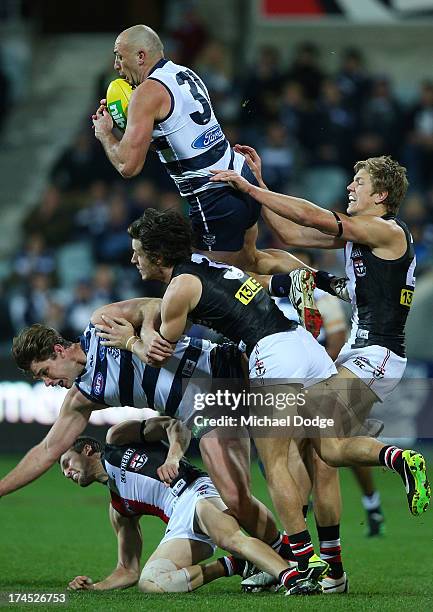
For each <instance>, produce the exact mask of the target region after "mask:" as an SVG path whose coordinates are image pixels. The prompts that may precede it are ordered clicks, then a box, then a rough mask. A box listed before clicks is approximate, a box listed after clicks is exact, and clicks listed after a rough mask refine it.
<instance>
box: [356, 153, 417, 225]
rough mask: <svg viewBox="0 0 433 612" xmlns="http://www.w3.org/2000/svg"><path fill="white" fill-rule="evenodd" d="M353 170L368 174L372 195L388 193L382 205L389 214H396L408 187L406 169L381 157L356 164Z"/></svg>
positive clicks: (391, 160) (392, 160)
mask: <svg viewBox="0 0 433 612" xmlns="http://www.w3.org/2000/svg"><path fill="white" fill-rule="evenodd" d="M354 170H355V172H358V171H359V170H365V171H366V172H368V174H369V175H370V179H371V185H372V187H373V193H381V192H382V191H387V192H388V195H387V197H386V199H385V200H384V201H383V204H384V205H385V206H386V209H387V211H388V212H389V213H391V214H396V213H397V211H398V209H399V207H400V204H401V203H402V202H403V199H404V196H405V195H406V191H407V188H408V186H409V181H408V180H407V176H406V168H405V167H404V166H400V164H399V163H398V162H397V161H395V159H392V157H390V156H389V155H381V156H380V157H369V158H368V159H366V160H363V161H358V162H356V164H355V166H354Z"/></svg>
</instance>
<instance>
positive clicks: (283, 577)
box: [278, 568, 300, 589]
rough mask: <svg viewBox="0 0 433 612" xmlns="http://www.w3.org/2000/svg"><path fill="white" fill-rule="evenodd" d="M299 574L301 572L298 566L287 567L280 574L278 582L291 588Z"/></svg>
mask: <svg viewBox="0 0 433 612" xmlns="http://www.w3.org/2000/svg"><path fill="white" fill-rule="evenodd" d="M299 576H300V574H299V572H298V570H297V569H296V568H293V569H286V570H283V571H282V572H281V574H280V575H279V576H278V582H279V584H280V585H282V586H284V587H286V589H290V587H292V586H293V585H294V584H295V582H296V581H297V579H298V578H299Z"/></svg>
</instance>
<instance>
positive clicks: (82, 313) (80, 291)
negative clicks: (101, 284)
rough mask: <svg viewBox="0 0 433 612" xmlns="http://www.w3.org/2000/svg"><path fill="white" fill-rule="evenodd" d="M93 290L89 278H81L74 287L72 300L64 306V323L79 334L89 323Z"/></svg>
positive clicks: (93, 302)
mask: <svg viewBox="0 0 433 612" xmlns="http://www.w3.org/2000/svg"><path fill="white" fill-rule="evenodd" d="M94 304H95V301H94V291H93V287H92V282H91V280H90V279H83V280H81V281H80V282H79V283H77V285H76V286H75V287H74V293H73V296H72V300H71V301H70V303H69V304H68V306H67V308H66V315H65V323H66V326H67V327H68V328H69V329H71V330H72V331H73V334H75V335H79V334H81V333H82V331H83V329H85V327H86V325H87V324H88V323H89V320H90V316H91V314H92V312H93V310H94Z"/></svg>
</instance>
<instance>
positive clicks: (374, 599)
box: [0, 452, 433, 612]
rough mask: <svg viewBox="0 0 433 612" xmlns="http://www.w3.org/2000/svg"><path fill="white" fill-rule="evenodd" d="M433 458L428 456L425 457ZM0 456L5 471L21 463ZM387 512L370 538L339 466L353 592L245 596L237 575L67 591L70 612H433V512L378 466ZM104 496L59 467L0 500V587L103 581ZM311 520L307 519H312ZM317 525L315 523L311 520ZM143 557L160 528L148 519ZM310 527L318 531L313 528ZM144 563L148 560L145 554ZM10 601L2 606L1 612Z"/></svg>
mask: <svg viewBox="0 0 433 612" xmlns="http://www.w3.org/2000/svg"><path fill="white" fill-rule="evenodd" d="M427 455H428V456H430V459H432V458H433V457H432V455H433V454H432V453H431V452H429V453H427ZM16 459H17V458H15V457H0V474H1V475H3V474H5V473H6V472H7V471H8V470H9V469H11V468H12V467H13V466H14V465H15V463H16ZM253 478H254V490H255V492H256V494H258V495H259V496H260V497H261V498H262V499H264V500H265V501H268V499H269V498H268V497H267V493H266V489H265V484H264V482H263V479H262V478H261V476H260V474H259V473H258V470H257V469H254V473H253ZM376 479H377V483H378V485H379V487H380V490H381V493H382V501H383V508H384V511H385V514H386V535H385V536H384V537H382V538H375V539H372V540H371V539H368V538H366V537H365V536H364V530H365V525H364V512H363V509H362V508H361V504H360V493H359V491H358V489H357V488H356V486H355V484H354V479H353V477H352V475H351V474H350V472H349V471H348V470H342V486H343V496H344V506H345V508H344V518H343V523H342V544H343V560H344V562H345V568H346V570H347V572H348V574H349V576H350V590H351V593H350V594H349V595H328V596H320V597H310V598H294V597H293V598H287V597H286V598H285V597H283V596H282V595H278V594H277V595H271V594H257V595H245V594H241V593H240V592H239V578H237V577H234V578H231V579H228V580H219V581H216V582H214V583H213V584H210V585H207V586H205V587H203V588H202V589H200V590H198V591H196V592H195V593H191V594H185V595H162V596H158V595H147V596H146V595H143V594H141V593H139V591H138V590H137V589H136V588H132V589H129V590H126V591H118V592H106V593H97V592H94V593H92V592H84V593H80V592H78V593H76V592H74V593H69V594H68V603H67V604H66V606H62V607H63V608H65V607H67V609H68V610H94V611H95V610H96V611H99V610H104V611H110V610H138V609H141V610H146V611H147V610H159V611H161V612H165V610H178V611H182V610H189V611H191V610H206V611H213V610H218V611H219V612H220V611H221V610H224V609H226V610H230V609H235V610H236V612H238V611H239V610H250V609H252V608H254V609H256V610H258V611H260V612H261V611H262V610H283V609H290V610H313V609H314V610H316V611H318V612H321V611H322V610H333V611H339V610H367V609H369V610H381V611H386V610H393V611H395V610H402V609H407V610H411V611H417V612H418V611H419V612H424V611H427V610H432V609H433V584H432V576H433V555H432V550H433V521H432V519H433V513H432V510H431V509H430V510H429V511H428V512H427V513H426V514H425V515H424V517H422V518H420V519H415V518H413V517H411V516H410V514H409V512H408V509H407V504H406V498H405V495H404V490H403V487H402V484H401V481H400V479H399V478H398V476H396V475H394V474H392V473H390V472H384V471H383V470H380V469H378V470H376ZM107 504H108V497H107V491H106V490H105V489H104V488H103V487H102V486H100V485H97V484H95V485H93V486H92V487H90V488H89V489H86V490H81V489H79V488H78V487H75V486H73V485H72V484H71V483H69V482H67V481H66V479H64V478H62V477H61V476H60V472H59V468H58V466H55V467H54V468H53V469H52V470H51V471H50V472H49V473H48V474H47V475H45V476H44V477H43V478H41V479H40V480H39V481H38V482H36V483H33V484H32V485H30V486H29V487H27V488H25V489H23V490H21V491H18V492H17V493H15V494H14V495H11V496H8V497H5V498H4V499H2V500H1V501H0V525H1V546H0V570H1V571H0V591H1V592H2V593H3V602H4V593H11V592H20V591H27V592H33V593H35V592H53V591H64V590H65V587H66V585H67V583H68V581H69V580H71V579H72V578H74V577H75V576H76V575H78V574H85V575H88V576H90V577H91V578H93V579H94V580H98V579H101V578H102V577H104V576H105V575H107V574H108V573H110V571H111V570H112V569H114V566H115V563H116V558H117V557H116V545H115V539H114V535H113V534H112V533H111V526H110V525H109V521H108V516H107ZM310 523H311V521H310ZM311 526H312V524H311ZM142 529H143V540H144V549H143V554H144V555H147V554H148V553H150V552H151V551H152V550H153V549H154V548H155V547H156V545H157V543H158V541H159V538H160V537H161V536H162V534H163V530H164V525H163V523H162V522H160V521H159V519H156V518H153V517H147V518H144V519H143V520H142ZM312 531H314V530H312ZM143 558H145V557H143ZM2 605H5V603H3V604H2V603H0V606H2ZM8 607H9V608H10V609H15V610H18V609H19V610H21V609H27V610H29V609H33V608H37V609H39V610H41V609H50V608H53V605H50V606H48V605H46V604H45V605H44V604H40V605H37V606H36V605H34V604H27V605H25V606H24V605H16V604H11V605H8Z"/></svg>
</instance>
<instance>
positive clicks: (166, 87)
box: [147, 64, 174, 126]
mask: <svg viewBox="0 0 433 612" xmlns="http://www.w3.org/2000/svg"><path fill="white" fill-rule="evenodd" d="M156 67H158V68H160V66H158V64H157V65H156V66H155V68H156ZM147 78H148V79H149V80H151V81H157V82H158V83H160V85H162V86H163V87H165V89H166V90H167V91H168V93H169V94H170V110H169V111H168V114H167V115H166V116H165V117H164V119H159V120H158V121H157V122H156V124H157V125H158V126H159V124H160V123H164V121H167V119H169V118H170V117H171V115H172V114H173V111H174V96H173V92H172V91H171V89H170V87H168V86H167V85H166V84H165V83H164V82H163V81H161V80H160V79H157V78H156V77H151V76H148V77H147Z"/></svg>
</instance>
